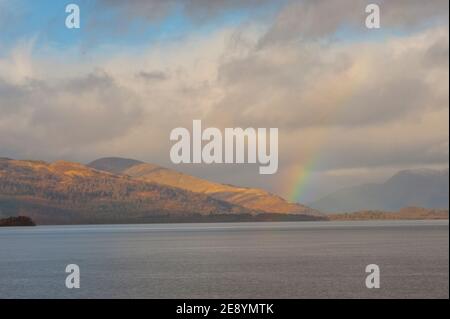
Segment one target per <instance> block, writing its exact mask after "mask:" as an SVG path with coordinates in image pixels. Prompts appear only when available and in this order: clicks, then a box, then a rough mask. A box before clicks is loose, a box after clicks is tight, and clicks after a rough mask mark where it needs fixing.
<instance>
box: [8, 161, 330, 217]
mask: <svg viewBox="0 0 450 319" xmlns="http://www.w3.org/2000/svg"><path fill="white" fill-rule="evenodd" d="M19 215H24V216H29V217H31V218H32V219H33V220H34V221H35V222H36V223H38V224H85V223H145V222H160V221H161V222H163V221H185V220H189V221H197V220H198V221H202V220H204V219H207V220H217V221H223V220H230V219H231V220H254V219H257V218H261V219H263V220H270V219H275V220H278V218H279V217H280V216H281V217H282V218H285V217H288V218H294V219H295V220H317V219H322V218H323V217H322V216H321V214H320V213H319V212H318V211H316V210H314V209H311V208H308V207H306V206H303V205H300V204H293V203H288V202H286V201H285V200H284V199H282V198H281V197H278V196H276V195H273V194H270V193H268V192H266V191H263V190H259V189H254V188H242V187H235V186H231V185H223V184H218V183H212V182H209V181H206V180H202V179H199V178H195V177H193V176H189V175H185V174H182V173H179V172H176V171H173V170H170V169H167V168H163V167H160V166H156V165H152V164H147V163H143V162H139V161H136V160H129V159H122V158H104V159H100V160H96V161H94V162H92V163H91V164H89V165H82V164H79V163H73V162H67V161H57V162H54V163H46V162H43V161H21V160H13V159H7V158H0V217H8V216H19Z"/></svg>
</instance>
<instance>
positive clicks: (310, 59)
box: [0, 0, 449, 202]
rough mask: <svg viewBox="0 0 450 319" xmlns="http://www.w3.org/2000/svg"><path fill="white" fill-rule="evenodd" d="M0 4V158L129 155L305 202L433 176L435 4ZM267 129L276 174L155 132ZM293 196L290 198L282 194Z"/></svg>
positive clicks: (436, 161) (439, 56) (442, 151)
mask: <svg viewBox="0 0 450 319" xmlns="http://www.w3.org/2000/svg"><path fill="white" fill-rule="evenodd" d="M72 2H73V3H77V4H79V6H80V9H81V28H80V29H78V30H69V29H67V28H66V27H65V25H64V22H65V19H66V15H67V14H66V13H65V11H64V9H65V5H66V2H64V1H58V3H57V2H56V1H52V0H43V1H32V0H28V1H26V0H18V1H9V0H0V29H1V30H2V31H1V32H0V114H1V115H0V156H2V157H10V158H17V159H43V160H47V161H53V160H57V159H66V160H73V161H79V162H83V163H87V162H90V161H92V160H94V159H96V158H99V157H104V156H123V157H130V158H136V159H140V160H144V161H148V162H151V163H156V164H160V165H164V166H169V167H175V168H176V169H178V170H181V171H184V172H187V173H190V174H194V175H197V176H200V177H204V178H207V179H210V180H215V181H221V182H227V183H231V184H237V185H244V186H257V187H262V188H265V189H268V190H270V191H273V192H275V193H277V194H280V195H282V196H284V197H286V198H289V199H294V197H295V199H297V200H300V201H302V202H308V201H310V200H312V199H315V198H317V197H319V196H321V195H323V194H325V193H328V192H330V191H333V190H335V189H338V188H341V187H344V186H348V185H354V184H358V183H364V182H376V181H382V180H383V179H385V178H386V177H388V176H389V175H390V174H392V173H394V172H395V171H397V170H400V169H405V168H416V167H436V168H441V167H448V161H449V135H448V134H449V133H448V130H449V104H448V103H449V91H448V85H449V51H448V48H449V28H448V6H449V2H448V0H428V1H421V0H389V1H377V3H379V4H380V8H381V28H380V29H377V30H375V29H367V28H366V27H365V18H366V13H365V11H364V10H365V6H366V5H367V4H368V3H370V1H365V0H328V1H322V0H314V1H307V0H304V1H300V0H298V1H289V0H286V1H267V0H248V1H237V0H236V1H235V0H228V1H225V0H224V1H219V0H216V1H214V0H186V1H177V0H164V1H163V0H158V1H157V0H149V1H143V0H142V1H139V0H135V1H119V0H97V1H85V0H83V1H72ZM193 119H201V120H202V121H203V125H204V126H205V127H210V126H214V127H219V128H225V127H242V128H246V127H255V128H256V127H277V128H279V143H280V152H279V158H280V166H279V171H278V173H277V174H275V175H273V176H260V175H259V174H258V165H211V166H202V165H186V164H185V165H182V166H174V165H173V164H171V163H170V158H169V149H170V147H171V146H172V143H171V142H170V141H169V134H170V131H171V130H172V129H173V128H175V127H180V126H183V127H187V128H190V127H191V125H192V120H193ZM299 188H301V191H297V192H295V190H296V189H297V190H298V189H299Z"/></svg>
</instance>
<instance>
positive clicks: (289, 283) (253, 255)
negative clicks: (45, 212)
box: [0, 221, 449, 298]
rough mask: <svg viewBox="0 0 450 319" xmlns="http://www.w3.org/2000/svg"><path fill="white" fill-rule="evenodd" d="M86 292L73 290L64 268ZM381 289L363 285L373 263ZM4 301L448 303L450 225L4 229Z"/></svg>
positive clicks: (0, 253)
mask: <svg viewBox="0 0 450 319" xmlns="http://www.w3.org/2000/svg"><path fill="white" fill-rule="evenodd" d="M71 263H75V264H78V265H79V266H80V270H81V288H80V289H71V290H69V289H67V288H66V287H65V278H66V273H65V267H66V265H67V264H71ZM372 263H375V264H377V265H379V267H380V270H381V288H380V289H371V290H369V289H367V288H366V287H365V276H366V274H365V266H366V265H368V264H372ZM0 297H1V298H30V297H31V298H84V297H88V298H335V297H338V298H362V297H369V298H380V297H381V298H394V297H400V298H420V297H425V298H448V297H449V225H448V221H383V222H373V221H369V222H287V223H233V224H230V223H225V224H165V225H161V224H160V225H105V226H48V227H47V226H45V227H44V226H42V227H34V228H0Z"/></svg>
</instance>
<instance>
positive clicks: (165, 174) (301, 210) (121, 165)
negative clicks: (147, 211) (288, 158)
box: [88, 158, 321, 216]
mask: <svg viewBox="0 0 450 319" xmlns="http://www.w3.org/2000/svg"><path fill="white" fill-rule="evenodd" d="M88 166H89V167H92V168H95V169H97V170H102V171H107V172H115V173H120V174H122V175H125V176H130V177H133V178H135V179H140V180H143V181H147V182H153V183H158V184H161V185H166V186H171V187H177V188H180V189H184V190H187V191H191V192H195V193H200V194H204V195H207V196H210V197H212V198H215V199H218V200H221V201H226V202H228V203H230V204H233V205H239V206H242V207H245V208H247V209H250V210H257V211H264V212H266V213H274V214H306V215H316V216H320V215H321V214H320V213H319V212H318V211H316V210H314V209H311V208H309V207H306V206H303V205H300V204H297V203H289V202H287V201H286V200H284V199H283V198H281V197H279V196H276V195H274V194H271V193H269V192H266V191H264V190H262V189H257V188H246V187H237V186H232V185H226V184H220V183H214V182H210V181H208V180H205V179H201V178H198V177H194V176H190V175H187V174H183V173H180V172H177V171H174V170H171V169H168V168H164V167H161V166H157V165H153V164H148V163H143V162H139V161H136V160H132V159H123V158H102V159H98V160H96V161H94V162H92V163H90V164H88Z"/></svg>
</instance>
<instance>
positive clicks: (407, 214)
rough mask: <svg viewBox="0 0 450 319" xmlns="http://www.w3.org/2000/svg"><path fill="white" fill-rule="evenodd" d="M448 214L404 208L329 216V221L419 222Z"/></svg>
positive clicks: (444, 217)
mask: <svg viewBox="0 0 450 319" xmlns="http://www.w3.org/2000/svg"><path fill="white" fill-rule="evenodd" d="M448 216H449V213H448V210H445V209H426V208H421V207H405V208H402V209H400V210H399V211H397V212H385V211H373V210H369V211H361V212H354V213H344V214H330V215H328V216H327V217H328V218H329V219H330V220H341V221H344V220H419V219H427V220H430V219H448Z"/></svg>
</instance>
